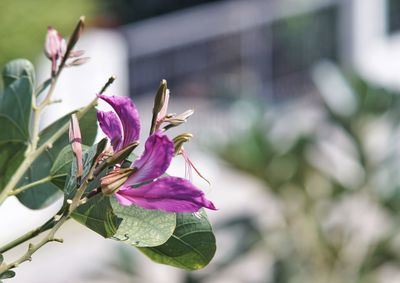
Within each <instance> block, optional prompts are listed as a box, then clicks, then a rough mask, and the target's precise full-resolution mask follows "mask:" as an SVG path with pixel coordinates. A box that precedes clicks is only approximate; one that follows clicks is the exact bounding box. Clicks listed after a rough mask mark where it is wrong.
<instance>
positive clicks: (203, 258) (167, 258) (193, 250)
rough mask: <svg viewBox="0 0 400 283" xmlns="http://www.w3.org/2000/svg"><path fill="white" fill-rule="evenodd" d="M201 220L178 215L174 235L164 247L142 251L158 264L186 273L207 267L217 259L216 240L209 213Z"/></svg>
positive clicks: (186, 215)
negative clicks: (212, 260) (186, 271)
mask: <svg viewBox="0 0 400 283" xmlns="http://www.w3.org/2000/svg"><path fill="white" fill-rule="evenodd" d="M199 216H200V217H199ZM199 216H198V215H194V214H192V213H178V214H177V215H176V228H175V231H174V234H173V235H172V237H171V238H170V239H169V240H168V241H167V242H166V243H165V244H163V245H161V246H158V247H149V248H139V250H140V251H142V252H143V253H144V254H145V255H147V256H148V257H149V258H151V259H152V260H153V261H155V262H158V263H162V264H167V265H171V266H175V267H179V268H183V269H187V270H196V269H200V268H203V267H205V266H206V265H207V264H208V263H209V262H210V261H211V259H212V258H213V257H214V254H215V250H216V246H215V237H214V234H213V231H212V227H211V224H210V223H209V222H208V219H207V215H206V213H205V212H204V211H201V212H200V214H199Z"/></svg>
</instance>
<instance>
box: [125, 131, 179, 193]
mask: <svg viewBox="0 0 400 283" xmlns="http://www.w3.org/2000/svg"><path fill="white" fill-rule="evenodd" d="M173 156H174V143H173V142H172V141H171V140H170V139H169V138H168V137H167V136H166V135H164V134H162V133H161V132H159V131H158V132H156V133H154V134H153V135H151V136H149V137H148V138H147V140H146V144H145V149H144V152H143V154H142V155H141V156H140V157H139V158H138V159H136V160H135V162H134V163H133V164H132V166H131V167H132V168H137V171H136V172H135V173H133V174H132V175H131V176H130V177H129V179H128V180H127V182H126V185H130V186H132V185H136V184H138V183H141V182H145V181H151V180H153V179H155V178H158V177H160V176H161V175H162V174H164V173H165V171H167V169H168V167H169V165H170V163H171V160H172V157H173Z"/></svg>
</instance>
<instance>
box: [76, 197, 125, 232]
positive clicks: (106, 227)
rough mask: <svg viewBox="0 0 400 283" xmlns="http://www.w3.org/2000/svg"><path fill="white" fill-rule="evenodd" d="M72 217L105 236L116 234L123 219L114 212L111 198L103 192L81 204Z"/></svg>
mask: <svg viewBox="0 0 400 283" xmlns="http://www.w3.org/2000/svg"><path fill="white" fill-rule="evenodd" d="M72 218H74V219H75V220H76V221H78V222H79V223H81V224H83V225H85V226H86V227H88V228H89V229H91V230H93V231H95V232H96V233H98V234H100V235H101V236H103V237H105V238H109V237H112V236H114V235H115V233H116V232H117V229H118V226H119V225H120V223H121V221H122V219H120V218H118V217H117V216H116V215H115V214H114V212H113V209H112V207H111V204H110V198H109V197H106V196H104V195H103V194H98V195H95V196H94V197H92V198H90V199H89V201H88V202H87V203H85V204H84V205H81V206H79V207H78V208H77V209H76V210H75V212H74V213H73V214H72Z"/></svg>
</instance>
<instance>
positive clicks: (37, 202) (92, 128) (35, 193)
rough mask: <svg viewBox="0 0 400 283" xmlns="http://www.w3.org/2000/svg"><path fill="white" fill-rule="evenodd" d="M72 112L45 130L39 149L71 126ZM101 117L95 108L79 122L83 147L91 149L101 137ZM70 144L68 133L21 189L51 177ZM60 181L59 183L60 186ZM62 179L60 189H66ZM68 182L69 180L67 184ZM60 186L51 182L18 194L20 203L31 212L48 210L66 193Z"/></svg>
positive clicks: (43, 157) (28, 175)
mask: <svg viewBox="0 0 400 283" xmlns="http://www.w3.org/2000/svg"><path fill="white" fill-rule="evenodd" d="M75 112H76V111H74V112H71V113H69V114H67V115H65V116H64V117H62V118H60V119H58V120H57V121H55V122H54V123H53V124H51V125H50V126H48V127H47V128H45V129H44V130H43V131H41V133H40V139H39V146H40V145H42V144H44V143H45V142H46V141H47V140H48V139H49V138H50V137H51V136H52V135H53V134H54V133H55V132H57V131H58V130H59V129H60V128H61V127H63V126H64V125H65V124H68V123H69V119H70V117H71V114H72V113H75ZM96 123H97V117H96V109H95V108H94V107H93V108H91V109H90V110H89V111H88V112H87V113H86V114H85V115H83V116H82V118H80V119H79V125H80V128H81V132H82V143H83V144H87V145H91V144H93V142H94V139H95V137H96V134H97V125H96ZM68 144H69V139H68V133H67V131H66V133H65V134H64V135H62V136H61V137H60V138H59V139H57V141H56V142H55V143H53V146H52V147H51V148H49V149H48V150H46V151H45V152H43V154H41V155H40V156H39V157H38V158H37V159H36V161H35V162H34V163H33V164H32V166H31V167H30V168H29V170H28V171H27V173H26V174H25V176H24V178H23V179H22V181H21V182H20V184H19V185H20V186H22V185H26V184H29V183H32V182H34V181H37V180H39V179H42V178H45V177H47V176H49V175H50V174H51V172H50V170H51V168H52V166H53V163H54V161H55V160H56V158H57V157H58V155H59V154H60V152H61V150H62V149H63V148H65V147H66V146H67V145H68ZM57 181H58V183H57ZM62 181H63V180H60V179H57V180H56V183H57V185H59V186H62ZM64 182H65V180H64ZM57 185H55V184H53V183H51V182H48V183H45V184H41V185H38V186H35V187H33V188H32V189H29V190H27V191H25V192H23V193H20V194H18V199H19V200H20V202H21V203H22V204H24V205H25V206H27V207H29V208H31V209H40V208H43V207H46V206H48V205H50V204H51V203H53V202H54V201H55V200H57V199H58V198H59V197H60V196H61V195H62V193H61V192H60V190H59V189H58V187H57Z"/></svg>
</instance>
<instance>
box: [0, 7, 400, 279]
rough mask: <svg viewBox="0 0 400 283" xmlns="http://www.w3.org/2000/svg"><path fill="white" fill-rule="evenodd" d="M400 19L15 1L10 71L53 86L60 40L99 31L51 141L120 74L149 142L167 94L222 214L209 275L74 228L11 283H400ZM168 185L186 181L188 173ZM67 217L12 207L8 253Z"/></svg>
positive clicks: (175, 170)
mask: <svg viewBox="0 0 400 283" xmlns="http://www.w3.org/2000/svg"><path fill="white" fill-rule="evenodd" d="M399 11H400V0H220V1H218V0H198V1H189V0H170V1H163V0H151V1H150V0H149V1H138V0H114V1H107V0H97V1H94V0H87V1H75V0H72V1H71V0H69V1H66V0H62V1H50V0H38V1H29V0H20V1H12V0H2V1H1V2H0V18H1V20H0V21H1V25H0V38H1V40H0V64H1V65H3V64H4V63H5V62H6V61H8V60H10V59H13V58H17V57H28V59H31V60H33V61H34V62H36V64H37V67H38V68H39V69H38V70H39V71H38V76H39V77H40V78H43V79H45V78H46V77H47V76H48V74H49V72H50V63H49V62H48V61H46V60H45V59H44V58H43V56H42V55H41V53H42V49H43V42H44V37H45V32H46V27H47V25H49V24H51V25H53V26H54V27H55V28H57V29H58V30H59V31H60V32H61V33H62V34H63V35H68V33H69V32H70V31H71V30H72V29H73V27H74V25H75V23H76V21H77V19H78V18H79V16H80V15H82V14H85V15H86V19H87V23H88V29H87V32H86V33H85V35H84V36H83V38H82V40H81V42H80V43H79V44H78V47H79V49H81V48H82V49H85V50H86V52H87V55H88V56H90V57H91V58H92V59H91V61H90V62H89V63H87V64H86V65H85V66H83V67H81V68H77V69H74V70H66V72H65V74H64V77H63V80H62V81H61V82H60V85H59V87H58V89H59V92H58V94H57V95H59V97H62V98H63V99H64V101H65V102H66V104H65V105H63V106H62V107H63V108H60V107H61V105H59V106H57V105H56V106H54V107H53V108H52V109H49V111H48V113H47V116H46V117H45V119H44V121H43V125H46V124H48V123H49V122H50V121H51V120H52V119H55V117H56V116H57V115H61V114H63V113H65V112H67V111H68V110H70V109H72V108H76V107H77V106H80V105H83V104H85V103H86V102H87V101H90V100H91V98H92V97H93V95H94V94H95V93H96V92H97V91H98V90H99V89H100V88H101V86H102V85H103V84H104V82H105V81H106V80H107V78H108V76H109V75H111V74H117V77H118V80H117V82H116V83H115V84H114V85H113V86H112V87H111V89H110V91H109V94H118V95H127V96H130V97H132V98H133V100H134V101H135V103H136V104H137V105H138V108H139V111H140V112H141V119H142V122H143V124H144V126H143V128H146V127H148V125H149V124H150V118H151V117H150V111H151V108H152V100H153V96H154V94H155V91H156V89H157V87H158V84H159V82H160V80H161V79H164V78H165V79H167V80H168V84H169V88H170V89H171V91H172V99H171V101H170V106H171V111H172V112H175V111H176V112H182V111H184V110H186V109H187V108H194V109H195V115H194V116H193V117H191V118H190V121H189V123H188V124H187V125H185V127H184V129H183V130H184V131H190V132H192V133H194V135H195V140H194V141H192V142H191V144H189V146H188V149H189V152H190V155H191V159H192V161H193V162H194V163H195V164H196V166H197V167H198V169H200V171H201V172H202V173H203V175H205V176H206V177H207V178H208V179H209V180H210V181H211V186H208V184H207V183H205V182H204V181H202V180H201V179H200V178H198V177H196V176H194V177H193V178H194V182H195V183H196V184H197V185H198V186H199V187H201V188H203V189H204V190H205V192H206V193H207V196H208V197H209V198H210V199H212V200H213V201H214V203H215V204H216V205H217V207H218V208H219V211H218V212H212V213H209V216H210V219H211V221H212V222H213V224H214V229H215V233H216V236H217V247H218V250H217V254H216V257H215V258H214V260H213V261H212V262H211V264H210V265H209V266H208V267H206V268H205V269H204V270H201V271H196V272H191V273H185V272H182V271H179V270H176V269H174V268H172V267H165V266H159V265H155V264H153V263H151V262H150V261H149V260H148V259H147V258H145V256H143V255H141V254H140V253H139V252H137V251H136V250H135V249H134V248H130V247H127V246H125V245H123V244H120V243H117V242H115V241H110V240H101V239H100V237H98V236H97V235H93V234H92V233H91V232H90V231H87V230H85V228H83V227H81V226H79V225H77V224H75V223H69V224H68V225H67V226H66V227H64V229H63V230H62V231H61V232H62V234H63V236H64V238H65V243H64V244H63V245H55V244H54V245H50V246H48V247H46V248H45V249H43V250H41V251H40V252H39V253H38V255H37V256H36V257H34V260H33V262H32V263H29V264H24V265H23V266H21V267H20V268H18V274H17V277H16V278H15V280H14V282H38V283H39V282H40V283H43V282H45V283H46V282H150V283H152V282H155V283H156V282H157V283H163V282H165V283H170V282H174V283H175V282H177V283H179V282H182V283H201V282H205V283H211V282H212V283H214V282H215V283H216V282H221V283H222V282H232V283H235V282H238V283H239V282H240V283H241V282H246V283H309V282H317V283H320V282H321V283H325V282H327V283H343V282H360V283H361V282H362V283H364V282H365V283H374V282H377V283H378V282H379V283H380V282H384V283H391V282H400V233H399V232H400V221H399V220H398V219H399V217H398V216H399V213H400V174H399V172H400V127H399V123H398V121H399V120H400V96H399V94H400V14H399ZM69 108H70V109H69ZM180 130H182V129H180ZM169 172H170V173H171V174H173V175H184V173H185V172H184V165H183V161H182V160H177V161H176V162H175V163H174V164H173V165H172V166H171V168H170V170H169ZM193 175H195V174H193ZM57 205H59V204H56V205H55V206H52V207H49V208H48V209H46V211H45V212H43V211H34V212H33V211H28V210H23V209H22V208H21V207H19V206H18V203H17V201H16V200H15V199H10V200H9V201H8V202H7V203H5V205H4V207H5V208H4V207H2V211H3V212H4V211H6V209H8V211H11V210H13V211H14V210H15V211H17V210H18V213H15V214H16V216H12V217H16V218H15V219H19V220H20V221H19V222H18V221H17V222H16V223H17V224H16V223H15V221H14V220H12V217H11V218H10V219H8V222H4V223H0V242H1V243H3V242H7V241H8V240H10V239H11V238H12V237H14V236H15V235H16V234H20V233H22V232H23V231H25V230H26V229H27V228H26V227H25V224H22V223H24V222H26V220H27V219H30V218H32V221H31V223H32V225H33V226H34V225H36V224H35V223H40V222H41V221H44V220H45V219H46V217H47V216H46V213H51V212H52V211H56V210H57V207H56V206H57ZM2 211H1V210H0V213H1V212H2ZM6 221H7V220H6ZM21 221H24V222H21ZM19 223H20V224H19ZM21 251H23V250H22V249H21V250H20V252H21ZM82 251H84V252H82ZM49 270H50V271H49ZM39 274H46V275H39Z"/></svg>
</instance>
